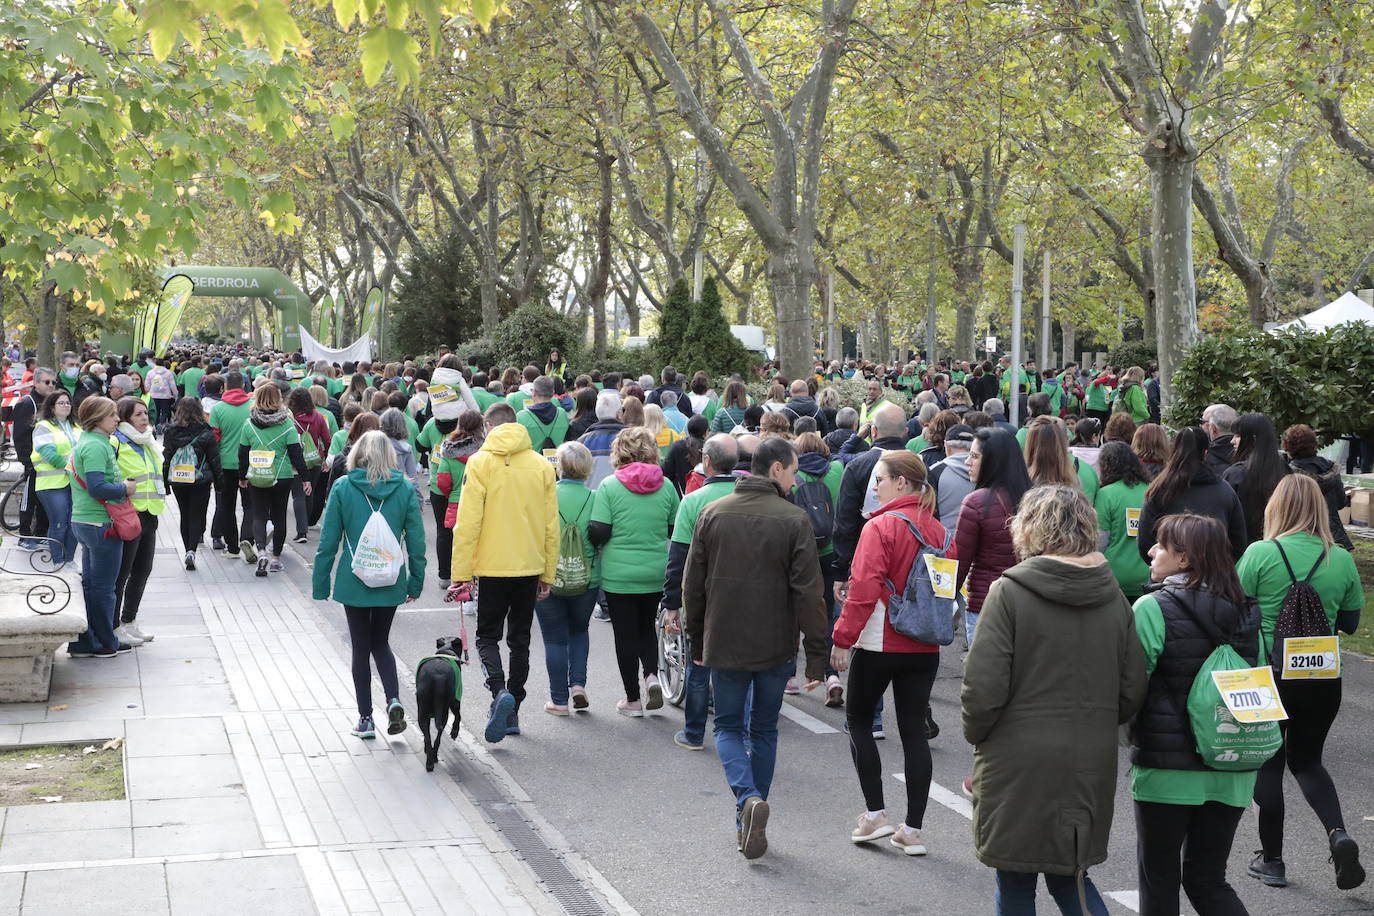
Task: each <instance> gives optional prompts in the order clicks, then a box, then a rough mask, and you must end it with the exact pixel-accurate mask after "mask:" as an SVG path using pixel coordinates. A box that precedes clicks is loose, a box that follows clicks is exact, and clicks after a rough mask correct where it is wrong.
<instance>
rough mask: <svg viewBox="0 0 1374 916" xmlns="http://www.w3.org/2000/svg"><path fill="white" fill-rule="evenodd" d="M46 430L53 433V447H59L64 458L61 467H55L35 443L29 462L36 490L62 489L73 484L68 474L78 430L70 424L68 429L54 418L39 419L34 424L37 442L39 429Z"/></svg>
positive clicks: (58, 453) (59, 452)
mask: <svg viewBox="0 0 1374 916" xmlns="http://www.w3.org/2000/svg"><path fill="white" fill-rule="evenodd" d="M39 430H46V431H47V432H50V433H51V434H52V444H53V447H55V448H56V449H57V455H58V457H59V458H60V459H62V466H61V467H56V468H55V467H53V466H52V465H51V464H49V463H48V459H46V458H44V457H43V456H42V455H41V454H40V453H39V451H38V448H37V446H36V445H35V447H34V450H33V452H32V453H31V454H30V455H29V463H30V464H32V465H33V474H34V477H35V478H36V479H35V480H34V484H33V488H34V489H35V490H60V489H62V488H63V487H69V486H71V485H72V479H71V477H69V476H68V475H67V462H68V456H70V455H71V453H72V449H73V448H74V447H75V446H76V430H74V429H72V428H71V426H70V424H68V426H67V428H66V429H63V428H62V425H61V424H60V423H54V422H53V421H52V420H39V421H38V422H37V423H35V424H34V426H33V431H34V440H35V443H36V442H37V439H38V431H39Z"/></svg>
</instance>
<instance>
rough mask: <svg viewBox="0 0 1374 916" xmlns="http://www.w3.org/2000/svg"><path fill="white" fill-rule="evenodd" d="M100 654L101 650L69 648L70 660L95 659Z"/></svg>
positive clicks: (68, 655)
mask: <svg viewBox="0 0 1374 916" xmlns="http://www.w3.org/2000/svg"><path fill="white" fill-rule="evenodd" d="M99 652H100V650H99V649H73V648H72V647H71V646H68V647H67V657H68V658H95V657H96V655H97V654H98V653H99Z"/></svg>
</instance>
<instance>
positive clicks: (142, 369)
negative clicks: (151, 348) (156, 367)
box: [129, 362, 153, 379]
mask: <svg viewBox="0 0 1374 916" xmlns="http://www.w3.org/2000/svg"><path fill="white" fill-rule="evenodd" d="M151 368H153V364H152V363H149V364H148V365H146V366H140V365H139V364H138V363H137V362H135V363H134V364H133V365H132V366H130V367H129V371H130V372H137V373H138V377H139V378H141V379H146V378H147V377H148V370H149V369H151Z"/></svg>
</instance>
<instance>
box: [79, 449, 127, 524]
mask: <svg viewBox="0 0 1374 916" xmlns="http://www.w3.org/2000/svg"><path fill="white" fill-rule="evenodd" d="M72 467H73V468H75V470H76V476H78V477H80V478H81V479H82V480H83V481H84V480H86V479H87V477H88V476H89V475H90V473H91V472H92V471H99V472H101V473H103V474H104V475H105V482H106V483H118V482H119V481H121V480H123V479H124V475H123V474H121V473H119V464H118V463H117V462H116V461H115V453H114V446H112V445H110V440H109V438H108V437H107V436H102V435H101V434H100V433H93V432H90V431H89V430H85V431H83V432H82V433H81V436H80V437H79V438H78V439H77V440H76V446H75V447H74V448H73V449H72ZM71 489H72V521H74V522H89V523H90V524H92V525H106V524H109V521H110V513H108V512H106V511H105V507H104V506H102V505H100V503H99V502H98V501H97V500H96V498H95V497H94V496H92V495H91V494H90V492H89V491H87V489H86V488H85V487H83V486H82V485H81V484H79V483H76V482H73V483H72V488H71Z"/></svg>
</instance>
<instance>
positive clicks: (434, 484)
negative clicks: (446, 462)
mask: <svg viewBox="0 0 1374 916" xmlns="http://www.w3.org/2000/svg"><path fill="white" fill-rule="evenodd" d="M443 441H444V434H443V433H442V432H440V431H439V421H438V420H435V419H434V418H433V417H430V418H429V422H427V423H426V424H425V428H424V429H422V430H420V435H418V436H416V437H415V444H416V445H418V446H419V447H420V448H422V449H425V450H426V451H430V452H433V451H434V449H435V447H436V446H437V445H438V444H439V443H440V442H443ZM429 464H430V467H431V468H433V469H434V470H433V472H432V473H431V474H430V475H429V492H431V493H440V492H441V491H440V490H439V471H438V466H439V459H438V456H437V455H434V456H431V457H430V460H429Z"/></svg>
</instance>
